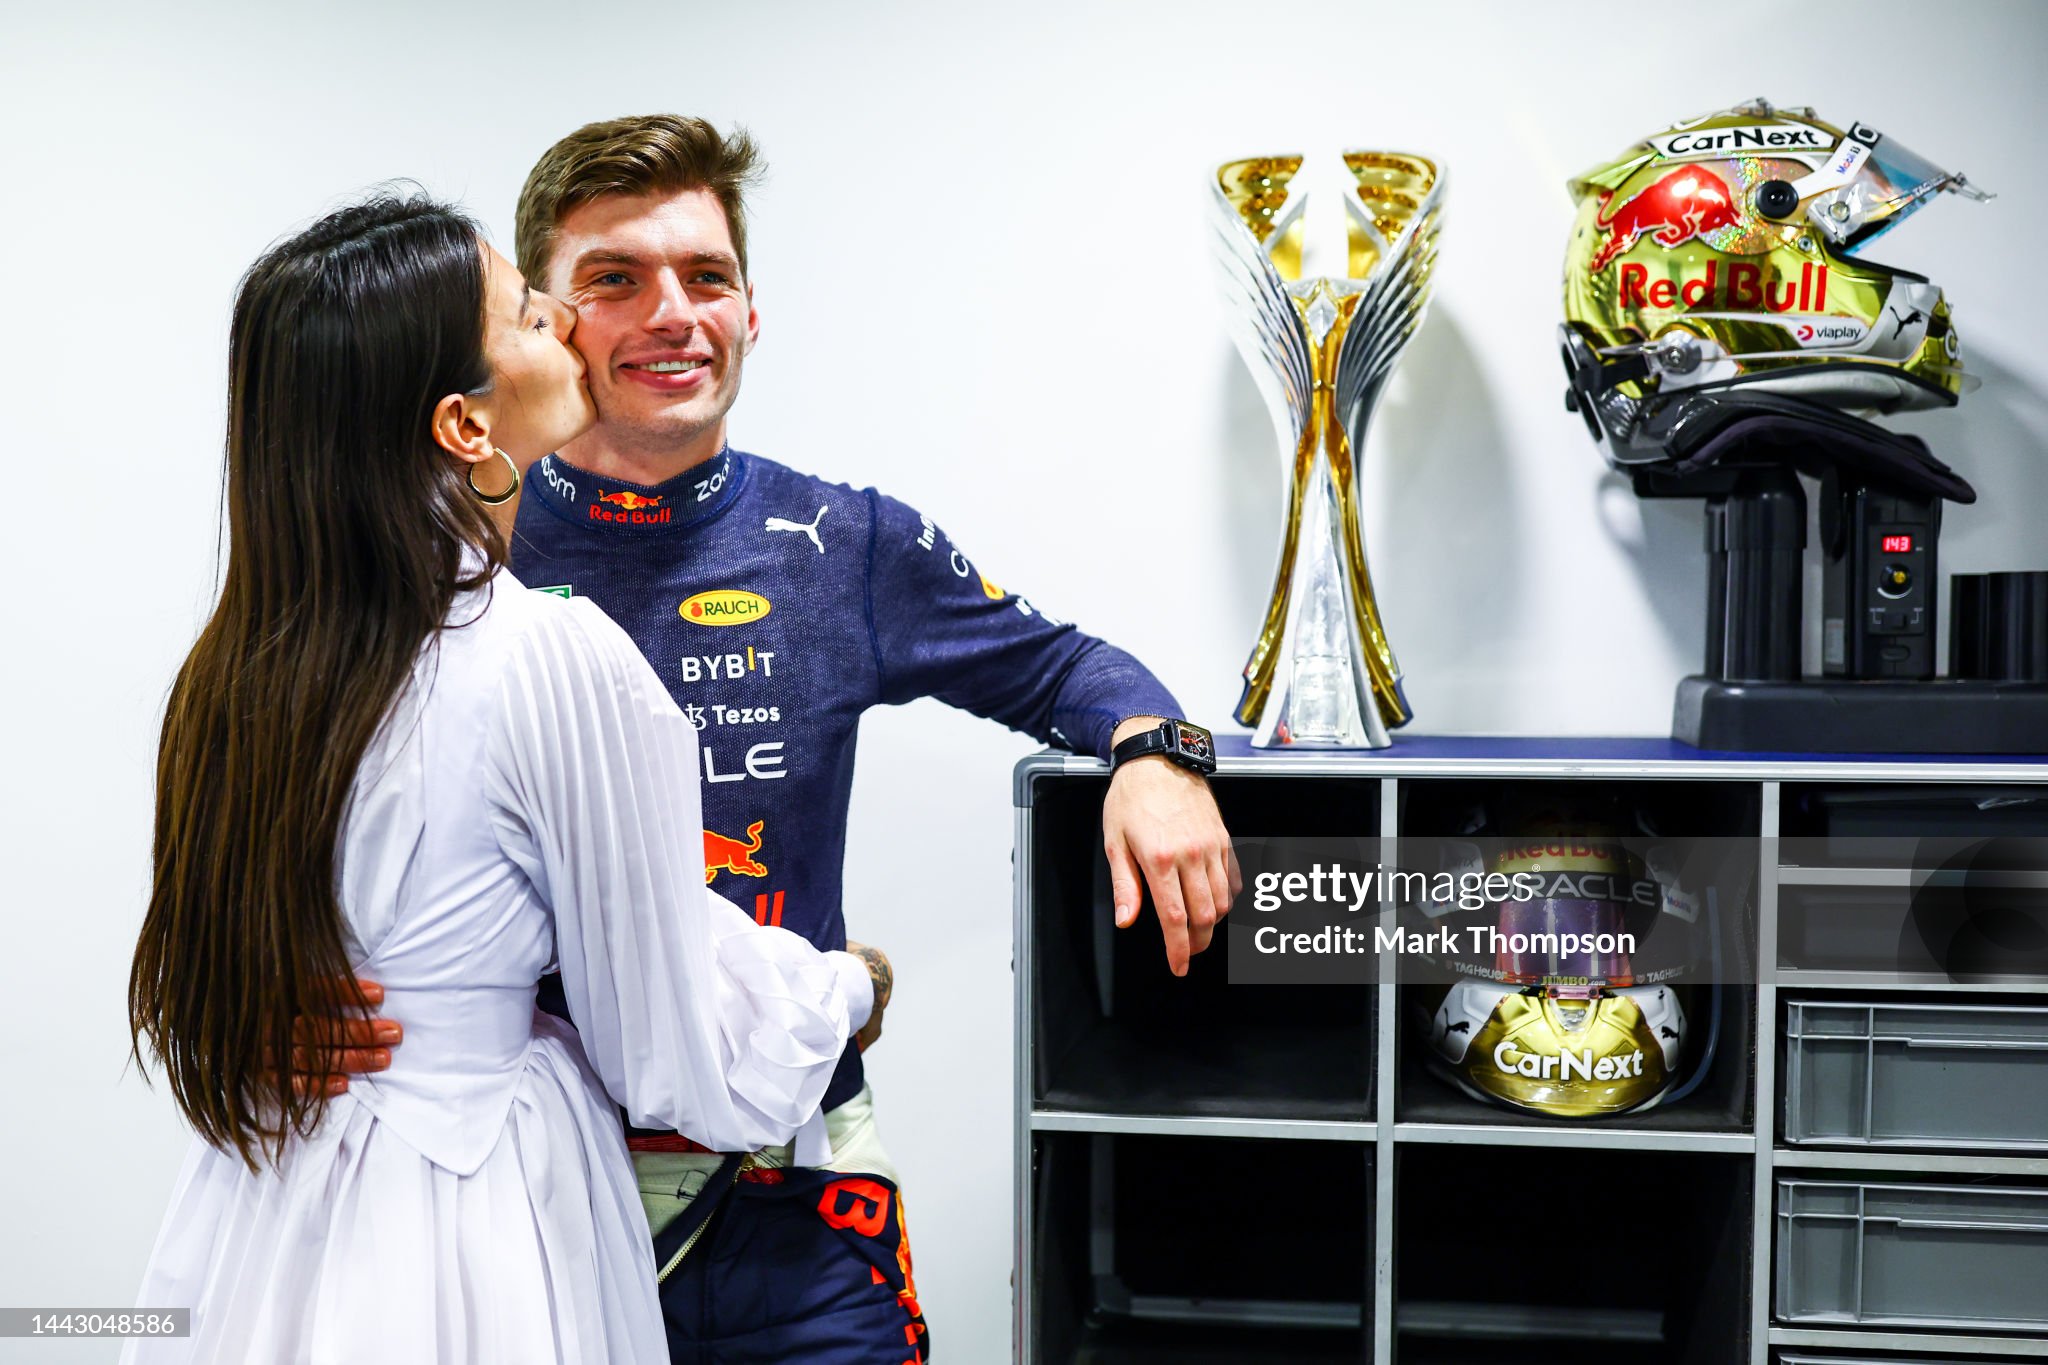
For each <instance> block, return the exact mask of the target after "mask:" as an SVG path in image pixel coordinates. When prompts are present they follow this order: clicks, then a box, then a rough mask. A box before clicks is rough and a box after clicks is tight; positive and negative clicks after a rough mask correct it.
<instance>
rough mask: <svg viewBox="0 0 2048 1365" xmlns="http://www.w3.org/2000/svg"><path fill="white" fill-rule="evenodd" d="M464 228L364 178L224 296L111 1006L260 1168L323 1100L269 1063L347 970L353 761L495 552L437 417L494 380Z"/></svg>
mask: <svg viewBox="0 0 2048 1365" xmlns="http://www.w3.org/2000/svg"><path fill="white" fill-rule="evenodd" d="M481 241H482V238H481V234H480V233H479V231H478V229H477V226H476V224H475V223H474V222H472V221H471V220H470V219H469V218H467V217H466V216H464V215H463V214H461V213H459V212H457V211H456V210H454V209H451V208H448V207H446V206H444V205H441V204H438V203H435V202H433V201H432V200H429V199H426V198H423V197H416V196H415V197H404V196H400V195H396V194H389V193H385V194H379V195H378V196H376V197H374V198H372V199H369V200H367V201H365V202H363V203H359V204H355V205H352V206H350V207H348V208H345V209H342V210H340V211H338V212H336V213H333V214H330V215H329V216H327V217H326V218H323V219H321V220H320V221H319V222H318V223H316V224H314V225H313V226H312V227H311V228H309V229H307V230H306V231H304V232H302V233H300V234H299V235H297V236H295V237H292V238H290V239H289V240H287V241H284V242H281V243H279V244H278V245H277V246H275V247H272V248H271V249H270V251H268V252H267V253H265V255H264V256H263V257H262V259H260V260H259V261H257V262H256V264H255V265H254V266H252V267H250V269H249V273H248V274H247V275H246V276H244V277H243V279H242V283H241V287H240V289H239V291H238V292H237V294H236V298H235V310H234V322H233V326H232V330H231V332H230V338H229V343H228V431H227V475H226V501H227V513H228V554H227V571H226V574H225V575H224V580H223V586H222V588H221V595H220V602H219V604H218V605H217V606H216V607H215V608H214V611H213V615H212V617H211V618H210V619H209V620H208V621H207V623H206V627H205V629H204V631H202V632H201V634H200V636H199V641H198V643H197V644H195V645H194V646H193V647H192V652H191V654H190V655H188V656H187V657H186V660H185V664H184V667H183V668H181V669H180V670H179V671H178V677H177V681H176V683H175V684H173V686H172V688H171V696H170V706H169V710H168V712H167V714H166V715H165V717H164V728H163V744H162V749H161V752H160V753H159V755H158V759H157V791H156V843H155V853H154V862H155V879H154V885H153V886H152V888H151V891H150V898H149V912H148V915H147V916H146V917H145V919H144V920H143V925H142V938H141V941H140V942H139V943H138V944H137V945H136V948H135V964H134V969H133V971H132V973H131V974H130V976H129V981H128V1016H129V1025H130V1028H131V1029H132V1031H133V1047H134V1050H135V1056H136V1058H137V1060H138V1061H140V1060H141V1059H142V1052H143V1044H144V1040H145V1039H146V1040H147V1042H148V1046H149V1050H150V1051H151V1052H152V1053H153V1054H154V1055H155V1057H156V1058H157V1060H158V1061H159V1062H160V1063H161V1064H162V1066H163V1069H164V1072H165V1073H166V1075H167V1076H168V1078H169V1081H170V1087H171V1094H172V1096H173V1097H174V1098H175V1099H176V1101H177V1104H178V1107H179V1108H180V1109H181V1110H183V1111H184V1114H185V1117H186V1118H187V1119H188V1120H190V1122H191V1124H192V1126H193V1127H194V1128H195V1129H197V1130H198V1131H199V1133H200V1134H201V1135H202V1136H203V1137H205V1138H206V1139H207V1140H208V1141H210V1142H212V1143H213V1144H214V1145H216V1146H218V1147H221V1148H223V1149H225V1148H227V1147H229V1146H232V1147H233V1148H234V1149H235V1150H236V1151H237V1152H239V1153H240V1154H241V1157H242V1159H243V1160H244V1161H245V1162H247V1163H248V1164H249V1165H250V1167H251V1168H252V1169H253V1168H254V1167H255V1166H256V1164H257V1161H258V1157H259V1154H261V1155H269V1156H274V1155H275V1154H276V1153H277V1152H279V1151H280V1150H281V1149H282V1147H283V1145H284V1142H285V1140H286V1138H287V1137H288V1136H290V1135H292V1134H294V1133H301V1134H302V1133H305V1132H307V1131H309V1130H310V1129H311V1128H312V1127H313V1125H315V1124H316V1123H318V1121H319V1119H320V1116H321V1115H322V1113H324V1112H325V1108H326V1097H325V1096H324V1094H322V1093H320V1091H319V1087H317V1086H316V1087H314V1088H313V1093H311V1094H306V1095H298V1094H294V1093H293V1091H292V1088H291V1086H290V1085H289V1084H288V1083H285V1082H282V1081H281V1072H282V1071H283V1069H284V1068H285V1067H286V1066H288V1059H289V1058H290V1055H291V1048H292V1025H293V1021H294V1020H295V1019H296V1018H298V1017H299V1016H301V1015H314V1014H319V1013H322V1012H331V1011H332V1009H333V1007H334V999H335V990H336V985H337V983H338V982H343V981H347V980H350V979H352V976H351V971H350V963H349V960H348V949H347V936H346V932H345V928H344V923H343V918H342V911H341V903H340V899H339V896H338V893H337V887H338V884H339V883H338V868H337V865H336V853H337V846H338V843H339V839H340V835H341V831H342V826H343V821H344V819H345V816H346V814H347V811H348V805H349V796H350V791H351V787H352V784H353V782H354V780H355V775H356V768H357V766H358V764H359V763H360V762H361V761H362V758H363V755H364V752H365V751H366V750H367V748H368V747H369V745H370V742H371V740H372V739H373V738H374V737H375V735H376V732H377V729H378V726H379V724H380V723H381V722H382V721H383V719H384V716H385V713H386V712H387V710H388V709H389V708H390V706H391V704H392V702H393V700H394V699H395V698H396V697H397V696H398V694H399V692H400V690H401V688H403V687H404V686H405V684H406V683H407V681H408V679H409V677H410V674H411V672H412V668H413V665H414V662H415V661H416V659H417V658H418V657H419V654H420V651H421V649H422V647H423V646H424V645H425V644H426V642H427V641H428V639H429V638H430V637H431V636H432V635H433V634H434V633H435V632H436V631H437V630H438V629H439V628H440V627H441V625H442V622H443V618H444V617H445V616H446V615H447V613H448V611H449V608H450V606H451V605H452V603H453V601H454V598H455V595H456V594H457V592H459V591H462V590H465V589H467V588H471V587H475V586H477V585H479V584H481V583H483V582H484V581H486V580H487V579H488V577H489V575H490V574H491V573H493V572H495V571H496V569H497V568H498V567H499V566H501V565H502V564H503V563H504V559H505V547H504V543H503V540H502V538H501V537H500V536H499V535H498V533H497V532H496V530H495V529H494V528H493V527H492V525H491V523H490V521H489V520H488V519H487V518H486V516H485V515H484V513H483V511H482V509H481V508H480V507H479V506H478V505H477V503H476V502H475V500H474V499H472V498H471V497H470V496H469V495H468V493H467V490H466V489H465V488H464V487H463V479H462V477H461V475H460V474H458V473H457V472H456V466H455V464H454V462H453V461H452V460H451V459H450V458H449V457H448V456H447V455H446V454H445V453H444V452H443V451H442V450H441V449H440V447H438V446H437V445H435V444H434V442H433V440H432V438H431V436H430V432H429V424H430V420H431V417H432V414H433V411H434V406H435V404H436V403H438V402H439V401H440V400H441V398H443V397H444V396H446V395H448V394H451V393H477V392H482V391H484V390H486V389H488V388H489V386H490V383H491V373H490V367H489V364H488V362H487V361H486V359H485V354H484V337H485V311H484V310H485V296H484V267H483V257H482V246H481ZM467 547H475V548H476V549H480V550H481V551H482V552H483V555H482V561H481V564H482V567H481V568H479V567H478V561H477V560H476V559H475V558H474V557H472V558H471V560H470V562H469V563H468V565H465V563H464V551H465V549H466V548H467Z"/></svg>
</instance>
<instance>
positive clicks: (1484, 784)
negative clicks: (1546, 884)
mask: <svg viewBox="0 0 2048 1365" xmlns="http://www.w3.org/2000/svg"><path fill="white" fill-rule="evenodd" d="M1581 789H1591V790H1594V791H1597V792H1598V794H1599V798H1600V799H1599V801H1598V802H1597V803H1595V805H1594V806H1592V807H1586V808H1588V809H1595V810H1597V811H1598V813H1599V814H1600V816H1601V817H1602V818H1605V819H1607V820H1610V821H1612V820H1614V819H1615V818H1616V817H1617V816H1619V817H1623V818H1627V819H1629V820H1631V821H1639V824H1640V828H1643V829H1648V830H1653V831H1656V832H1657V833H1658V834H1659V835H1661V836H1666V837H1670V838H1674V839H1678V838H1683V839H1714V840H1737V839H1740V840H1744V841H1750V842H1749V843H1747V844H1746V845H1745V847H1761V845H1760V844H1756V843H1755V842H1754V841H1755V840H1756V836H1757V833H1758V830H1759V829H1760V828H1761V826H1762V818H1763V817H1762V794H1761V789H1760V788H1759V787H1758V786H1757V785H1756V784H1754V783H1750V782H1727V781H1709V782H1675V781H1670V780H1657V779H1642V780H1633V781H1605V780H1603V781H1600V782H1598V783H1587V782H1580V781H1571V780H1559V779H1503V778H1412V779H1403V780H1402V782H1401V787H1400V802H1401V808H1400V820H1399V828H1400V832H1401V833H1402V834H1403V835H1404V836H1417V837H1427V838H1459V837H1467V836H1468V835H1469V832H1470V831H1471V830H1472V828H1473V825H1474V822H1475V819H1476V818H1477V815H1478V813H1479V812H1482V811H1483V812H1484V813H1485V816H1486V819H1487V828H1486V833H1487V834H1488V835H1496V836H1511V835H1516V834H1520V833H1523V831H1518V830H1514V829H1509V828H1501V827H1500V826H1501V824H1502V823H1503V822H1505V821H1508V820H1510V819H1512V818H1514V817H1513V816H1512V815H1510V814H1509V812H1530V811H1539V810H1542V809H1544V808H1546V807H1552V806H1560V805H1561V806H1564V807H1569V806H1570V805H1572V804H1573V801H1574V798H1575V796H1576V795H1577V793H1578V791H1579V790H1581ZM1547 832H1548V831H1543V830H1532V831H1528V833H1531V834H1544V833H1547ZM1637 832H1638V831H1637V830H1634V829H1630V830H1627V834H1628V835H1629V836H1630V837H1631V838H1633V837H1634V836H1635V834H1636V833H1637ZM1473 837H1476V836H1473ZM1756 873H1757V869H1756V866H1755V859H1754V858H1753V857H1749V858H1745V859H1742V860H1740V864H1739V865H1737V864H1736V863H1732V862H1731V863H1725V864H1724V870H1723V871H1722V872H1721V873H1720V874H1719V875H1718V877H1717V882H1718V883H1719V885H1718V886H1717V889H1718V890H1719V892H1720V893H1721V894H1719V895H1717V896H1716V897H1715V901H1714V903H1715V904H1716V905H1718V906H1720V907H1721V910H1720V912H1719V913H1720V915H1721V918H1720V920H1719V922H1718V924H1717V929H1718V938H1717V941H1715V942H1713V943H1711V944H1709V945H1707V946H1703V947H1701V948H1700V949H1699V951H1700V954H1701V956H1702V957H1703V958H1705V959H1707V960H1706V961H1702V962H1701V964H1700V967H1701V970H1700V972H1699V977H1700V979H1699V980H1698V981H1696V982H1694V983H1692V984H1690V985H1687V984H1685V983H1683V982H1681V983H1678V984H1679V986H1680V988H1681V989H1682V990H1683V991H1684V992H1685V999H1686V1002H1687V1003H1686V1006H1685V1008H1686V1015H1687V1036H1686V1044H1685V1050H1684V1054H1683V1057H1682V1059H1681V1062H1680V1076H1681V1079H1680V1081H1679V1086H1680V1087H1681V1088H1683V1087H1685V1086H1686V1085H1687V1082H1688V1081H1689V1080H1690V1079H1691V1078H1692V1077H1693V1076H1695V1075H1699V1073H1700V1071H1701V1068H1702V1067H1704V1069H1705V1073H1704V1075H1700V1078H1699V1081H1698V1084H1696V1085H1692V1086H1691V1087H1690V1089H1688V1090H1686V1093H1684V1094H1683V1095H1681V1096H1680V1097H1679V1098H1677V1099H1676V1100H1671V1101H1667V1102H1665V1103H1663V1104H1659V1105H1657V1106H1655V1107H1653V1108H1648V1109H1641V1110H1636V1111H1633V1112H1630V1113H1625V1114H1617V1115H1613V1116H1611V1117H1604V1118H1598V1119H1573V1118H1556V1117H1552V1116H1549V1115H1545V1114H1540V1113H1536V1112H1533V1111H1528V1110H1523V1109H1518V1108H1513V1107H1510V1106H1508V1105H1506V1104H1501V1103H1495V1102H1490V1101H1487V1100H1483V1099H1479V1098H1476V1097H1474V1096H1472V1095H1471V1094H1469V1093H1467V1092H1466V1091H1465V1090H1463V1089H1461V1088H1459V1087H1458V1086H1457V1085H1456V1084H1454V1083H1453V1082H1452V1081H1450V1080H1448V1079H1446V1078H1445V1077H1444V1076H1443V1075H1441V1074H1440V1073H1439V1072H1438V1071H1437V1070H1435V1069H1434V1068H1433V1067H1431V1066H1430V1065H1429V1061H1428V1057H1429V1048H1430V1043H1429V1033H1430V1023H1431V1016H1432V1014H1433V1012H1434V1010H1435V1008H1436V1006H1437V1004H1438V1002H1439V1001H1440V1000H1441V998H1442V995H1443V992H1444V989H1445V988H1444V987H1443V986H1441V985H1434V986H1432V985H1425V984H1420V983H1414V984H1407V985H1403V986H1401V987H1400V988H1399V999H1398V1005H1399V1010H1398V1020H1399V1034H1400V1036H1399V1039H1398V1043H1399V1047H1398V1053H1399V1057H1400V1063H1399V1066H1400V1082H1399V1086H1398V1088H1397V1090H1396V1097H1395V1115H1396V1118H1397V1120H1398V1121H1399V1122H1401V1123H1404V1124H1407V1123H1423V1124H1469V1125H1487V1126H1494V1125H1526V1126H1534V1127H1539V1128H1558V1129H1579V1130H1589V1129H1598V1128H1621V1129H1636V1130H1645V1131H1649V1132H1656V1133H1747V1132H1749V1131H1750V1128H1751V1124H1752V1122H1753V1115H1754V1112H1755V1106H1754V1083H1753V1077H1752V1060H1753V1057H1754V1051H1755V1047H1754V1039H1755V1037H1756V992H1755V989H1754V988H1753V987H1752V986H1751V985H1749V984H1747V983H1748V982H1749V981H1750V980H1752V979H1753V977H1752V976H1751V974H1750V971H1749V967H1750V966H1751V964H1754V963H1755V962H1756V960H1757V948H1756V932H1755V898H1756V891H1755V885H1756V883H1755V878H1756ZM1701 942H1702V943H1705V940H1701ZM1716 955H1718V957H1719V960H1720V963H1721V970H1720V971H1719V972H1718V973H1716V972H1714V971H1712V970H1711V963H1712V959H1713V957H1714V956H1716ZM1716 975H1718V976H1719V977H1720V978H1721V979H1722V984H1720V985H1714V984H1711V978H1712V977H1714V976H1716ZM1717 1007H1718V1026H1717V1025H1716V1008H1717ZM1710 1047H1711V1053H1710V1052H1709V1049H1710Z"/></svg>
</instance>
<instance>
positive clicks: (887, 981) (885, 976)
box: [846, 939, 896, 1052]
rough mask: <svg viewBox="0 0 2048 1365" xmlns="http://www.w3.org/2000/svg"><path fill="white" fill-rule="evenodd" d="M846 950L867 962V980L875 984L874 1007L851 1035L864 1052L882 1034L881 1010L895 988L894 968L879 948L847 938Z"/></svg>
mask: <svg viewBox="0 0 2048 1365" xmlns="http://www.w3.org/2000/svg"><path fill="white" fill-rule="evenodd" d="M846 951H847V952H849V953H852V954H853V955H854V956H855V957H857V958H859V959H860V960H861V961H862V962H865V963H867V966H868V980H870V981H872V982H873V983H874V985H875V1007H874V1009H872V1010H870V1011H869V1012H868V1021H867V1023H865V1024H863V1025H861V1029H860V1032H858V1033H856V1034H854V1035H853V1041H854V1042H855V1043H857V1044H859V1046H860V1050H861V1051H862V1052H866V1051H867V1050H868V1048H869V1047H871V1046H873V1044H874V1042H875V1040H876V1039H878V1038H880V1037H881V1036H882V1011H883V1010H884V1009H887V1008H888V1006H889V997H890V995H892V994H893V993H894V992H895V990H896V969H895V968H893V967H891V966H890V965H889V955H888V954H887V953H885V952H883V951H882V950H881V949H880V948H870V947H869V946H868V945H867V944H865V943H855V942H854V941H853V940H852V939H848V940H847V941H846Z"/></svg>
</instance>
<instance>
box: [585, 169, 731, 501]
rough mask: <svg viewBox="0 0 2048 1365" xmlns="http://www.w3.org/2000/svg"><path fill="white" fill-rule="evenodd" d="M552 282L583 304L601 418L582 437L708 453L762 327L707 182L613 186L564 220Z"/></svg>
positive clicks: (634, 448)
mask: <svg viewBox="0 0 2048 1365" xmlns="http://www.w3.org/2000/svg"><path fill="white" fill-rule="evenodd" d="M548 284H549V291H550V292H551V293H553V294H554V295H555V296H556V297H557V298H560V299H562V300H563V301H565V302H567V303H568V304H569V305H570V306H571V307H573V308H574V309H575V310H576V314H577V322H576V332H575V343H576V349H577V350H578V351H580V352H582V354H583V359H584V361H585V362H586V363H587V364H588V366H589V369H590V394H591V397H592V398H593V399H595V400H596V403H597V416H598V425H597V427H596V428H595V429H594V430H593V431H592V432H591V434H590V436H587V437H585V438H584V439H585V440H586V441H589V440H592V439H595V440H596V441H598V442H601V443H602V444H604V445H606V446H609V447H610V448H612V449H614V450H617V451H621V452H625V451H631V452H634V453H636V454H639V455H642V456H654V457H657V458H660V457H667V458H675V457H678V456H683V457H687V458H686V459H685V460H684V461H683V463H685V464H694V463H696V462H698V461H700V460H707V459H710V458H711V457H712V456H714V455H716V454H717V453H718V449H719V447H720V446H722V445H723V444H724V441H725V414H726V412H727V410H728V409H730V408H731V407H732V404H733V400H734V399H735V398H737V397H738V396H739V391H740V367H741V364H742V362H743V361H744V360H745V359H746V355H747V352H748V351H749V350H750V349H752V347H753V344H754V339H755V337H756V336H758V335H759V333H760V329H761V321H760V318H759V317H758V316H757V315H756V314H755V312H754V304H753V288H752V286H751V285H749V284H747V283H746V281H745V280H744V279H742V278H741V274H740V262H739V256H738V253H736V252H735V251H734V250H733V244H732V231H731V229H730V228H729V227H728V225H727V223H726V219H725V210H724V209H723V208H722V207H721V206H720V204H719V202H718V200H717V198H716V197H715V196H713V195H712V193H711V192H710V191H709V190H682V191H679V192H677V193H673V194H652V195H623V194H616V195H606V196H604V197H602V198H598V199H593V200H591V201H590V202H589V203H586V204H582V205H579V206H578V207H576V208H575V209H573V210H571V211H570V212H569V213H568V214H566V215H565V216H564V217H563V218H562V220H561V223H560V224H559V228H558V235H557V237H556V239H555V249H554V256H553V258H552V260H551V261H550V262H549V266H548Z"/></svg>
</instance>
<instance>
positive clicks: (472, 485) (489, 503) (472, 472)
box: [465, 446, 519, 507]
mask: <svg viewBox="0 0 2048 1365" xmlns="http://www.w3.org/2000/svg"><path fill="white" fill-rule="evenodd" d="M491 453H492V454H494V455H496V456H497V457H498V458H499V459H501V460H503V461H504V462H505V468H507V469H509V470H511V471H512V486H511V487H510V488H508V489H506V490H505V491H504V492H502V493H486V492H484V490H483V489H481V488H478V487H477V486H476V466H475V465H471V466H470V467H469V473H468V474H467V475H466V476H465V477H466V478H467V479H468V481H469V491H470V492H472V493H474V494H476V500H477V501H478V502H480V503H482V504H483V505H484V506H486V507H503V506H504V505H505V504H506V503H508V502H510V501H512V499H514V498H516V497H518V496H519V466H518V465H516V464H513V463H512V457H511V456H510V455H507V454H506V453H505V452H504V451H502V450H500V449H498V448H497V447H496V446H492V447H491Z"/></svg>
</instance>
